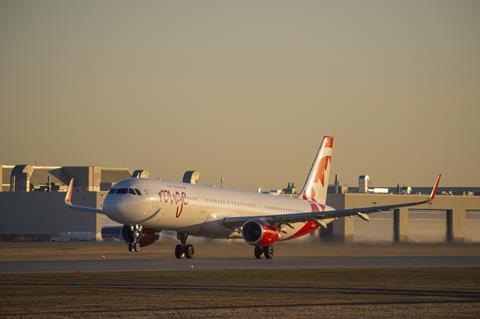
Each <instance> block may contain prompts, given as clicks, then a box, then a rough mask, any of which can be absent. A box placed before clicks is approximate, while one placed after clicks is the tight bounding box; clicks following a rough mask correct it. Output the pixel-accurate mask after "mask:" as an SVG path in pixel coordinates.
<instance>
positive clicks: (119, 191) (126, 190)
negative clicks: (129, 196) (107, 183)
mask: <svg viewBox="0 0 480 319" xmlns="http://www.w3.org/2000/svg"><path fill="white" fill-rule="evenodd" d="M126 193H128V188H119V189H117V194H126Z"/></svg>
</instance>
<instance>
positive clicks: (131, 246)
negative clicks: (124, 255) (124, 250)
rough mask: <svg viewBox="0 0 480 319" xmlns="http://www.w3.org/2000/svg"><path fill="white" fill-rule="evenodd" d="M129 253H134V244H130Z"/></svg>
mask: <svg viewBox="0 0 480 319" xmlns="http://www.w3.org/2000/svg"><path fill="white" fill-rule="evenodd" d="M128 251H129V252H133V251H134V248H133V243H128Z"/></svg>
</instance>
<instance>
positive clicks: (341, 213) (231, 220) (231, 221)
mask: <svg viewBox="0 0 480 319" xmlns="http://www.w3.org/2000/svg"><path fill="white" fill-rule="evenodd" d="M441 177H442V175H438V177H437V181H436V182H435V185H434V186H433V189H432V192H431V193H430V196H429V197H428V198H426V199H425V200H422V201H419V202H410V203H401V204H392V205H383V206H369V207H358V208H349V209H337V210H330V211H325V212H306V213H293V214H277V215H259V216H242V217H227V218H224V220H223V223H224V225H225V227H227V228H232V229H235V228H238V227H241V226H242V225H243V224H244V223H245V222H246V221H248V220H252V219H263V220H267V221H269V222H270V223H272V224H275V225H282V224H283V225H285V224H290V223H298V222H307V221H314V222H316V223H318V224H319V225H322V220H323V219H332V218H334V219H335V218H340V217H347V216H359V217H360V218H362V219H364V220H369V217H368V214H371V213H377V212H383V211H389V210H392V209H395V208H400V207H409V206H417V205H421V204H426V203H429V202H431V201H432V200H433V199H434V198H435V194H436V192H437V189H438V184H439V183H440V178H441Z"/></svg>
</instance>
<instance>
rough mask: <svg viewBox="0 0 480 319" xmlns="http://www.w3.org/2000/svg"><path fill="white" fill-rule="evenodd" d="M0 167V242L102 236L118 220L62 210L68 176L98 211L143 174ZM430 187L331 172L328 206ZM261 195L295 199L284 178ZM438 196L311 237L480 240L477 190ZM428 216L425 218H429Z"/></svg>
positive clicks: (374, 201) (400, 197)
mask: <svg viewBox="0 0 480 319" xmlns="http://www.w3.org/2000/svg"><path fill="white" fill-rule="evenodd" d="M0 168H1V169H0V180H1V181H2V186H1V187H0V239H1V240H18V239H20V240H21V239H24V240H54V239H55V238H62V235H69V234H70V235H71V234H76V236H77V239H82V240H101V239H102V231H103V230H105V229H109V228H110V229H112V228H113V227H118V226H120V225H119V224H117V223H115V222H114V221H112V220H110V219H109V218H108V217H106V216H104V215H100V214H88V213H84V212H77V211H74V210H71V209H69V208H67V207H66V206H65V205H64V197H65V191H66V190H67V185H68V183H69V181H70V179H71V178H75V191H76V194H75V196H74V198H73V199H74V201H75V202H74V204H78V205H82V206H90V207H97V208H100V207H101V206H102V203H103V198H104V196H105V194H106V193H107V192H108V190H109V189H110V188H111V187H112V185H114V184H115V183H117V182H118V181H120V180H122V179H125V178H129V177H131V176H133V177H137V178H145V177H148V171H145V170H136V171H134V172H131V171H130V170H129V169H128V168H107V167H99V166H34V165H1V164H0ZM198 179H199V173H198V172H196V171H187V172H186V173H185V175H184V177H183V182H186V183H196V182H197V181H198ZM259 191H260V190H259ZM430 191H431V188H430V187H410V186H402V187H400V186H398V185H397V186H396V187H371V185H370V177H369V176H368V175H362V176H360V177H359V183H358V186H356V187H347V186H345V185H343V186H340V183H339V181H338V178H337V176H335V181H334V183H333V185H331V186H330V187H329V192H328V196H327V204H328V205H329V206H332V207H335V208H337V209H342V208H354V207H363V206H372V205H388V204H393V203H401V202H412V201H418V200H421V199H424V197H425V196H426V195H427V194H429V193H430ZM267 193H269V194H271V195H272V196H295V194H296V189H295V186H294V184H293V183H289V185H288V186H287V187H286V188H284V189H281V190H276V191H270V192H267ZM438 194H439V195H437V197H436V198H435V200H434V201H433V202H432V203H429V204H425V205H422V206H416V207H415V208H414V209H409V208H401V209H398V210H395V211H394V212H393V213H392V212H387V213H378V214H371V215H370V218H371V219H370V222H368V223H366V222H365V221H363V220H360V219H359V218H341V219H339V220H336V221H334V222H333V223H331V224H329V225H328V227H327V228H326V229H321V230H320V231H318V232H317V233H316V234H315V235H317V236H318V237H319V238H320V239H321V240H322V241H332V240H335V241H343V242H347V241H358V240H359V239H360V240H362V239H366V240H367V241H368V240H369V238H370V240H371V241H377V240H378V238H379V234H381V233H383V234H384V235H383V237H382V238H383V239H382V240H383V241H389V242H392V241H393V242H405V241H416V240H418V235H419V234H420V235H425V234H427V233H428V232H429V231H431V230H432V229H433V228H435V227H436V228H435V229H434V230H435V231H436V232H437V234H436V236H437V238H436V241H449V242H455V241H460V242H463V241H479V242H480V231H478V229H480V188H479V187H453V188H449V187H440V188H439V190H438ZM427 214H430V215H429V216H430V217H431V221H430V222H428V223H427V222H425V216H427ZM418 216H421V218H418ZM432 221H433V222H432ZM435 223H436V224H437V226H435V227H433V226H432V225H433V224H435ZM432 227H433V228H432ZM362 234H363V235H362ZM372 235H376V237H375V236H372ZM59 236H60V237H59ZM362 236H363V237H362ZM369 236H370V237H369ZM67 237H68V236H67ZM426 241H429V239H428V237H427V240H426Z"/></svg>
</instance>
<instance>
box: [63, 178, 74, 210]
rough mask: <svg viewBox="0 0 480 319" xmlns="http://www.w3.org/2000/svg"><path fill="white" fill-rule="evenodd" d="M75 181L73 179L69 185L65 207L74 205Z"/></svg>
mask: <svg viewBox="0 0 480 319" xmlns="http://www.w3.org/2000/svg"><path fill="white" fill-rule="evenodd" d="M73 180H74V179H73V178H72V179H71V180H70V184H68V190H67V195H65V205H67V206H71V205H72V192H73Z"/></svg>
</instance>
